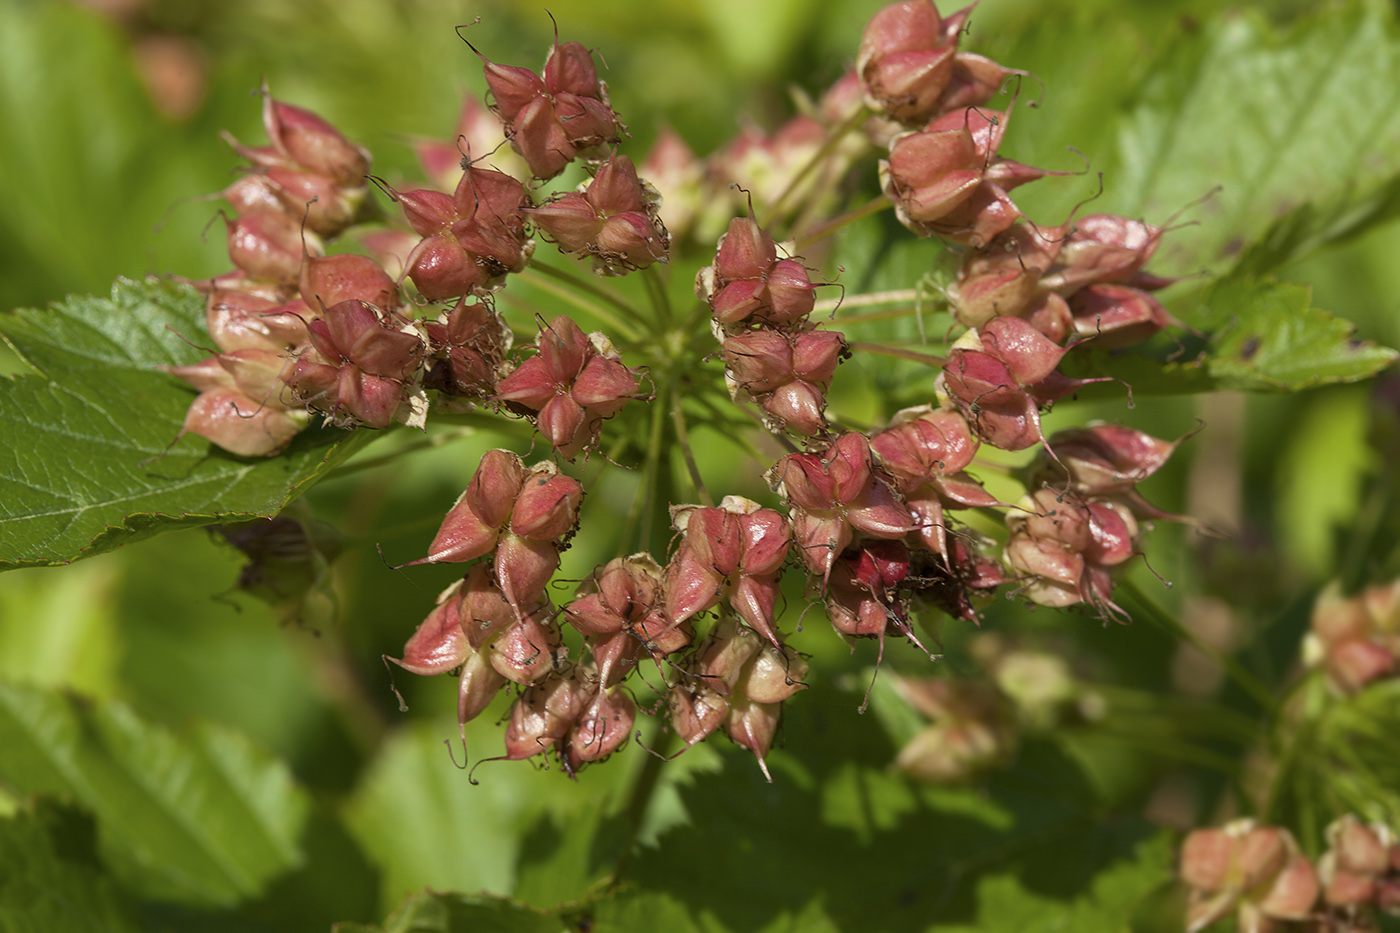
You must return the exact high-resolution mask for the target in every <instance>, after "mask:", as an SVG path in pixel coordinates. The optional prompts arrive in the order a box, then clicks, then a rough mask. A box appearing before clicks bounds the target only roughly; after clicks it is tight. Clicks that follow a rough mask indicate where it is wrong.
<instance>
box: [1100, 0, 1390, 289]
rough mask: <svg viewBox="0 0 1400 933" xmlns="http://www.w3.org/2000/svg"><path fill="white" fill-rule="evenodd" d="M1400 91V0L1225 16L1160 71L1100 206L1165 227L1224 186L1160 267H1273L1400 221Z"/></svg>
mask: <svg viewBox="0 0 1400 933" xmlns="http://www.w3.org/2000/svg"><path fill="white" fill-rule="evenodd" d="M1398 100H1400V38H1398V37H1397V33H1396V27H1395V17H1394V13H1393V11H1392V9H1391V7H1390V5H1389V4H1381V3H1360V2H1357V3H1352V4H1350V5H1349V7H1348V8H1347V9H1344V10H1341V11H1338V10H1337V9H1335V8H1330V7H1329V8H1327V9H1326V10H1325V11H1320V12H1316V13H1313V14H1311V15H1309V16H1305V17H1302V18H1300V19H1299V20H1298V21H1296V22H1295V23H1294V24H1293V25H1292V26H1291V27H1290V28H1288V29H1287V30H1278V29H1276V28H1275V27H1274V26H1273V25H1272V24H1270V23H1269V22H1268V21H1267V20H1266V19H1265V18H1264V17H1263V16H1262V15H1261V14H1259V13H1258V12H1257V11H1253V10H1246V11H1240V12H1236V13H1233V14H1231V15H1227V16H1219V17H1216V18H1214V19H1212V20H1211V21H1210V22H1208V23H1207V24H1206V25H1205V26H1204V27H1203V28H1202V29H1200V30H1199V31H1198V32H1196V33H1195V34H1194V35H1192V34H1190V33H1188V34H1186V36H1185V37H1184V38H1183V39H1182V40H1181V41H1179V42H1178V43H1177V44H1176V46H1175V48H1173V49H1172V50H1171V52H1170V53H1169V54H1168V55H1167V56H1166V58H1165V60H1164V61H1162V62H1160V63H1158V65H1157V67H1155V68H1153V69H1152V70H1151V72H1150V76H1149V78H1148V79H1147V81H1146V82H1145V84H1144V86H1143V87H1142V88H1141V89H1140V92H1139V94H1138V95H1137V103H1136V105H1135V107H1134V109H1133V110H1132V111H1131V112H1130V113H1129V114H1128V115H1127V116H1126V118H1125V119H1124V120H1123V121H1122V125H1121V128H1120V130H1119V142H1118V157H1117V159H1116V160H1115V161H1114V162H1113V163H1112V164H1111V165H1110V166H1109V167H1108V172H1107V175H1106V180H1105V184H1106V192H1107V194H1106V197H1105V199H1104V201H1103V202H1100V203H1099V204H1095V205H1094V208H1093V209H1094V210H1109V211H1117V212H1120V213H1123V214H1127V215H1130V216H1138V217H1143V218H1146V219H1148V220H1151V221H1153V222H1158V223H1160V222H1163V221H1165V220H1166V219H1167V218H1168V217H1171V216H1174V215H1176V214H1177V213H1178V212H1180V211H1182V209H1183V208H1186V207H1187V206H1188V205H1191V204H1193V203H1194V202H1198V201H1200V200H1201V199H1202V198H1203V197H1204V196H1205V195H1206V194H1207V193H1208V192H1210V191H1212V190H1213V189H1215V188H1216V187H1217V186H1218V187H1219V189H1220V190H1219V192H1218V193H1217V194H1215V195H1213V196H1211V197H1209V198H1207V199H1206V200H1205V201H1204V202H1202V203H1200V204H1199V206H1196V207H1194V208H1191V209H1190V211H1189V212H1188V213H1187V215H1186V216H1187V218H1188V219H1190V220H1192V221H1198V223H1196V224H1194V225H1193V226H1190V227H1183V228H1181V229H1177V230H1173V231H1172V232H1171V233H1169V234H1168V235H1167V236H1166V238H1165V240H1164V241H1163V245H1162V248H1161V250H1160V252H1159V253H1158V260H1157V263H1156V265H1155V268H1159V269H1165V270H1167V271H1169V272H1173V273H1182V274H1190V273H1193V272H1196V271H1197V270H1200V269H1202V268H1204V269H1206V270H1208V271H1209V272H1210V273H1212V274H1214V275H1220V274H1223V273H1224V272H1226V271H1227V270H1229V269H1230V268H1231V267H1233V266H1235V265H1236V264H1238V265H1239V266H1240V268H1241V269H1242V270H1243V271H1247V272H1250V273H1253V274H1259V273H1262V272H1266V271H1268V270H1270V269H1274V268H1277V267H1278V266H1280V265H1283V264H1285V263H1287V262H1290V261H1293V260H1295V259H1298V258H1300V257H1301V256H1303V255H1305V254H1307V253H1309V252H1312V251H1314V250H1317V249H1319V248H1321V247H1322V246H1325V245H1327V244H1329V243H1335V242H1338V241H1340V240H1342V239H1345V238H1347V237H1350V236H1354V235H1356V234H1357V233H1360V232H1361V231H1363V230H1365V229H1368V228H1370V227H1372V226H1374V225H1376V224H1378V223H1380V222H1382V221H1384V220H1387V219H1389V218H1392V217H1394V216H1396V213H1397V210H1398V209H1400V181H1397V179H1398V178H1400V107H1397V101H1398Z"/></svg>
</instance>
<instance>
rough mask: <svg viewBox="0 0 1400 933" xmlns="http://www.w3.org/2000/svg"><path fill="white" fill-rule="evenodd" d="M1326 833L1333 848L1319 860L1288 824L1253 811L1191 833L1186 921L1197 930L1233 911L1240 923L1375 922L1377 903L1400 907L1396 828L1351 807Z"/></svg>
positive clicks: (1346, 925)
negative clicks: (1268, 822) (1366, 819)
mask: <svg viewBox="0 0 1400 933" xmlns="http://www.w3.org/2000/svg"><path fill="white" fill-rule="evenodd" d="M1326 835H1327V842H1328V850H1327V852H1326V853H1324V854H1323V856H1322V857H1321V858H1320V859H1318V861H1317V862H1316V863H1314V862H1313V861H1312V860H1311V859H1309V858H1308V857H1307V856H1306V855H1304V854H1302V852H1300V851H1299V849H1298V844H1297V842H1295V841H1294V839H1293V836H1292V834H1291V833H1289V832H1288V830H1286V829H1283V828H1280V827H1278V826H1265V825H1260V824H1257V823H1256V822H1255V821H1254V820H1250V819H1242V820H1236V821H1234V822H1232V823H1228V824H1226V825H1225V826H1222V827H1218V828H1210V829H1198V830H1195V831H1193V832H1192V833H1190V834H1189V835H1187V837H1186V839H1185V841H1184V842H1183V843H1182V848H1181V864H1180V877H1181V880H1182V881H1183V882H1184V883H1185V884H1186V886H1187V888H1188V889H1189V891H1190V899H1189V902H1188V905H1187V914H1186V924H1187V925H1186V929H1187V930H1188V931H1191V933H1195V931H1197V930H1202V929H1205V928H1206V927H1208V926H1210V925H1211V924H1213V923H1215V922H1216V921H1217V920H1220V919H1222V918H1223V917H1226V916H1228V915H1229V914H1231V913H1234V914H1235V916H1236V922H1237V924H1238V928H1239V929H1241V930H1260V931H1267V930H1281V929H1285V928H1286V929H1290V930H1306V931H1316V933H1324V931H1329V930H1373V929H1376V926H1375V914H1376V912H1377V911H1380V912H1383V913H1387V914H1391V915H1400V844H1397V843H1396V841H1395V833H1394V832H1393V831H1392V830H1391V829H1390V828H1389V827H1387V826H1385V825H1383V824H1380V823H1372V824H1369V825H1367V824H1365V823H1362V822H1361V821H1360V820H1358V819H1357V818H1356V817H1355V816H1352V815H1350V814H1348V815H1346V816H1343V817H1341V818H1340V819H1338V820H1336V821H1335V822H1333V823H1332V825H1331V826H1329V827H1328V828H1327V833H1326ZM1285 925H1286V926H1285Z"/></svg>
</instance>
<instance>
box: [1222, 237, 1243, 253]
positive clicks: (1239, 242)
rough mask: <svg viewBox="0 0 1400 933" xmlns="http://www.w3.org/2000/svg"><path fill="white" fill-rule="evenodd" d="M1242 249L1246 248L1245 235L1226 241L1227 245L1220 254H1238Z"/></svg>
mask: <svg viewBox="0 0 1400 933" xmlns="http://www.w3.org/2000/svg"><path fill="white" fill-rule="evenodd" d="M1242 249H1244V237H1238V236H1237V237H1234V238H1233V239H1231V240H1229V241H1228V242H1226V244H1225V246H1224V247H1223V248H1222V249H1221V250H1220V255H1221V256H1224V257H1227V258H1228V257H1232V256H1238V255H1239V254H1240V250H1242Z"/></svg>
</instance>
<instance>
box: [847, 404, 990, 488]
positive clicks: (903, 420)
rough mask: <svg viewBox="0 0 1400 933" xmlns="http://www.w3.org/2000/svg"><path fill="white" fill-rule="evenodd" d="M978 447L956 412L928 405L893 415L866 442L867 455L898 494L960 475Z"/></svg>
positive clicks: (964, 420) (974, 436)
mask: <svg viewBox="0 0 1400 933" xmlns="http://www.w3.org/2000/svg"><path fill="white" fill-rule="evenodd" d="M979 445H980V442H979V441H978V439H977V436H976V435H975V434H974V433H973V432H972V429H971V428H970V427H969V426H968V424H967V420H966V419H965V418H964V417H963V416H962V415H961V414H960V413H959V412H958V411H956V410H955V409H952V408H938V409H935V408H933V407H931V406H929V405H923V406H920V407H917V408H906V409H904V410H902V411H898V412H896V413H895V416H894V417H893V418H892V419H891V420H890V426H889V427H888V428H886V429H885V430H883V431H881V432H880V433H879V434H876V435H874V436H873V437H871V438H870V451H871V453H873V454H874V455H875V459H876V461H877V462H878V463H879V464H880V466H881V467H882V468H883V469H884V470H885V471H886V472H887V473H888V474H889V475H890V476H891V477H892V478H893V479H894V480H895V488H896V489H897V490H898V491H899V492H901V493H908V492H911V491H913V490H914V489H916V488H918V487H920V486H922V485H924V484H925V483H927V482H929V481H930V480H932V479H933V478H934V477H936V476H950V475H953V474H955V473H960V472H962V471H963V470H964V469H966V468H967V467H968V465H969V464H971V463H972V458H973V457H974V456H976V454H977V448H978V446H979Z"/></svg>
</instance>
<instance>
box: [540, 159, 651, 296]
mask: <svg viewBox="0 0 1400 933" xmlns="http://www.w3.org/2000/svg"><path fill="white" fill-rule="evenodd" d="M657 202H658V195H657V194H656V191H655V190H654V189H652V188H650V186H648V185H646V184H645V183H644V182H642V180H641V179H640V178H638V177H637V170H636V168H635V167H634V166H633V165H632V160H631V159H629V158H627V157H626V156H619V155H616V154H614V155H613V156H612V158H610V159H608V161H606V162H604V163H603V164H602V165H600V166H599V167H598V171H597V174H595V175H594V176H593V179H592V180H591V181H589V182H587V183H586V184H584V185H582V186H580V188H579V190H578V191H576V192H571V193H568V194H564V195H560V196H558V197H556V198H554V199H552V200H550V201H547V202H545V203H544V204H542V205H541V206H539V207H537V208H532V209H528V210H526V211H525V213H526V214H528V215H529V216H530V219H531V220H532V221H534V223H535V225H536V226H537V227H539V228H540V230H541V231H543V232H544V233H545V234H546V235H547V236H548V237H549V238H550V239H552V240H554V242H556V243H557V244H558V245H559V249H560V250H561V251H563V252H565V253H577V254H587V255H590V256H592V257H593V260H594V271H596V272H598V273H599V274H601V275H623V274H625V273H627V272H631V271H634V270H637V269H643V268H646V267H647V266H649V265H651V264H652V263H654V262H665V261H666V259H667V255H666V253H667V249H668V247H669V245H670V236H669V234H667V232H666V227H665V225H663V224H662V223H661V219H660V216H659V215H658V214H657V211H656V207H657Z"/></svg>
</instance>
